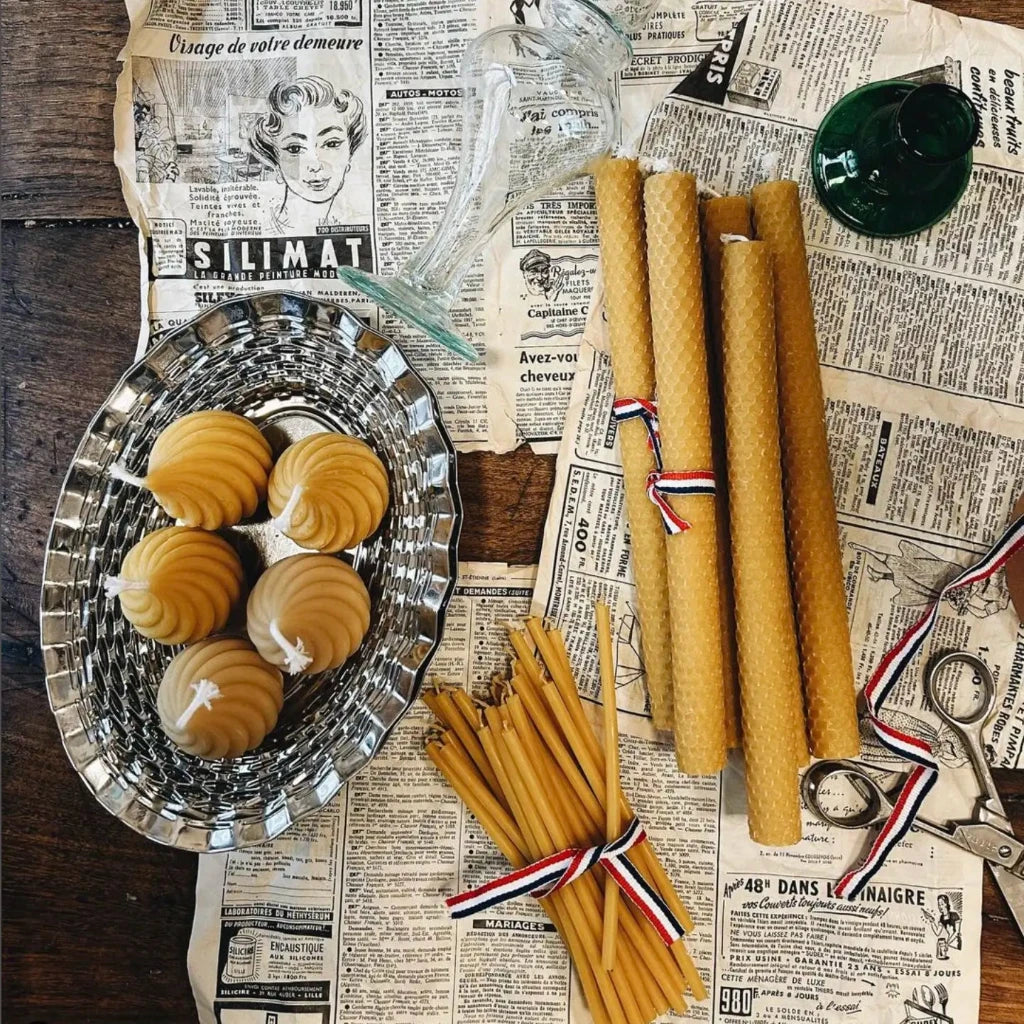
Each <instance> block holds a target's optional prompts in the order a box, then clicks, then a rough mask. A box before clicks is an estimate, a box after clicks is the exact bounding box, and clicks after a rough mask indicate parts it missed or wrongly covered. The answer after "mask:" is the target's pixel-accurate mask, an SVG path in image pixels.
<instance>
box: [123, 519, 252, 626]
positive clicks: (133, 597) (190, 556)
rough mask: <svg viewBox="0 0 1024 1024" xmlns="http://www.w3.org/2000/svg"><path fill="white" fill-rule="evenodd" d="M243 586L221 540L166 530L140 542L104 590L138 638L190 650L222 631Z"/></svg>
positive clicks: (230, 550)
mask: <svg viewBox="0 0 1024 1024" xmlns="http://www.w3.org/2000/svg"><path fill="white" fill-rule="evenodd" d="M244 582H245V574H244V572H243V570H242V563H241V561H240V559H239V557H238V555H237V554H236V553H235V549H234V548H233V547H231V545H230V544H228V542H227V541H226V540H224V539H223V538H222V537H218V536H217V534H215V533H207V532H206V531H205V530H196V529H191V528H190V527H187V526H168V527H167V528H166V529H163V530H156V531H154V532H153V533H149V534H147V535H146V536H145V537H143V538H142V540H140V541H139V542H138V544H136V545H135V546H134V547H133V548H132V549H131V550H130V551H129V552H128V554H127V555H125V557H124V561H122V562H121V569H120V573H119V575H117V576H108V577H107V579H106V580H105V581H104V587H105V588H106V591H107V596H108V597H118V598H119V599H120V602H121V612H122V614H123V615H124V617H125V618H126V619H127V620H128V621H129V622H130V623H131V624H132V625H133V626H134V627H135V628H136V629H137V630H138V631H139V632H140V633H141V634H142V635H143V636H148V637H150V638H151V639H152V640H156V641H157V642H158V643H162V644H190V643H193V642H194V641H196V640H202V639H204V638H205V637H208V636H209V635H210V634H211V633H216V632H217V631H218V630H220V629H223V628H224V626H225V624H226V623H227V621H228V618H229V616H230V615H231V609H232V607H233V606H234V605H235V603H236V602H237V601H238V599H239V598H240V597H241V596H242V588H243V585H244Z"/></svg>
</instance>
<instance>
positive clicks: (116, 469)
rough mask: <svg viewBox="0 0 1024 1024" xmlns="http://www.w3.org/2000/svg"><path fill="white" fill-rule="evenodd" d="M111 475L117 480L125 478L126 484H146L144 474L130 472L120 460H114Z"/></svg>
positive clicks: (140, 485) (111, 465)
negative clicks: (137, 474) (138, 474)
mask: <svg viewBox="0 0 1024 1024" xmlns="http://www.w3.org/2000/svg"><path fill="white" fill-rule="evenodd" d="M110 475H111V476H112V477H113V478H114V479H115V480H123V481H124V482H125V483H126V484H131V486H132V487H145V486H146V478H145V477H144V476H136V475H135V474H134V473H129V472H128V470H127V469H125V468H124V466H122V465H121V463H120V462H112V463H111V464H110Z"/></svg>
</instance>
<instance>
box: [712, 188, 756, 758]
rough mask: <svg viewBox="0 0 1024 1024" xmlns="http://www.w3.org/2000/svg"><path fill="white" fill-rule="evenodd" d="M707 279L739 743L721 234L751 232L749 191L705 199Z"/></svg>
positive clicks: (718, 513) (731, 723) (725, 598)
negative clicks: (727, 454) (723, 375)
mask: <svg viewBox="0 0 1024 1024" xmlns="http://www.w3.org/2000/svg"><path fill="white" fill-rule="evenodd" d="M700 209H701V234H702V238H703V242H704V281H705V284H706V286H707V298H708V302H707V327H708V381H709V390H710V392H711V456H712V459H713V461H714V467H715V477H716V478H717V480H718V492H717V494H716V495H715V526H716V530H717V540H718V549H717V550H718V613H719V618H720V619H721V623H722V676H723V679H724V689H725V740H726V743H727V744H728V746H730V747H738V746H739V745H740V680H739V674H738V672H737V669H736V615H735V611H734V607H733V596H732V552H731V550H730V543H729V487H728V474H727V468H726V457H725V413H724V406H725V400H724V398H723V396H722V366H721V352H722V235H746V236H747V237H749V236H750V234H751V230H752V229H751V226H750V203H748V202H747V200H746V198H745V197H744V196H722V197H721V198H717V199H710V200H708V201H706V202H703V203H701V208H700Z"/></svg>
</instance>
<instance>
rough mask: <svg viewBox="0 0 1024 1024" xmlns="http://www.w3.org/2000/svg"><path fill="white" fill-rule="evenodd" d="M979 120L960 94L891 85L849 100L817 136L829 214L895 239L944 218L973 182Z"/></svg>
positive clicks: (816, 157)
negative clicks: (974, 154) (973, 163)
mask: <svg viewBox="0 0 1024 1024" xmlns="http://www.w3.org/2000/svg"><path fill="white" fill-rule="evenodd" d="M979 127H980V122H979V120H978V113H977V111H976V110H975V109H974V105H973V104H972V103H971V101H970V100H969V99H968V98H967V96H966V95H965V94H964V93H963V92H961V91H960V90H959V89H955V88H953V86H951V85H944V84H942V83H930V84H928V85H916V84H914V83H913V82H906V81H902V80H899V79H893V80H891V81H886V82H872V83H871V84H870V85H865V86H862V87H861V88H860V89H855V90H854V91H853V92H851V93H849V94H848V95H846V96H844V97H843V98H842V99H841V100H840V101H839V102H838V103H837V104H836V105H835V106H834V107H833V108H832V109H831V110H830V111H829V112H828V113H827V114H826V115H825V117H824V119H823V120H822V122H821V126H820V127H819V128H818V132H817V134H816V135H815V137H814V147H813V149H812V151H811V171H812V173H813V176H814V185H815V187H816V188H817V190H818V196H819V198H820V199H821V201H822V203H823V204H824V205H825V208H826V209H827V210H828V211H829V212H830V213H831V214H832V215H833V216H834V217H836V218H837V219H838V220H840V221H842V222H843V223H844V224H846V225H847V226H848V227H851V228H853V229H854V231H859V232H861V234H865V235H876V236H878V237H881V238H896V237H899V236H901V235H912V234H915V233H917V232H918V231H924V230H925V228H929V227H931V226H932V225H933V224H935V223H936V222H937V221H940V220H942V218H943V217H945V216H946V214H947V213H949V211H950V210H951V209H953V207H954V206H955V205H956V202H957V200H958V199H959V198H960V196H962V195H963V192H964V189H965V188H966V187H967V182H968V181H969V179H970V176H971V164H972V159H971V149H972V147H973V146H974V143H975V141H976V140H977V138H978V130H979Z"/></svg>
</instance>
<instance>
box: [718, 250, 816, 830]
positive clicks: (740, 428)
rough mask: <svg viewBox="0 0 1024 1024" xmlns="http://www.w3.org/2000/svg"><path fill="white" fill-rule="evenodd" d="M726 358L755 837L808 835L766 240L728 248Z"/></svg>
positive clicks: (739, 642) (739, 644) (733, 534)
mask: <svg viewBox="0 0 1024 1024" xmlns="http://www.w3.org/2000/svg"><path fill="white" fill-rule="evenodd" d="M722 356H723V365H722V371H723V384H724V390H725V427H726V448H727V456H728V464H729V465H728V469H729V518H730V522H729V535H730V538H731V542H732V572H733V592H734V595H735V601H736V650H737V656H738V661H739V675H740V700H741V704H742V714H743V751H744V754H745V757H746V781H747V813H748V819H749V826H750V836H751V838H752V839H754V840H755V841H756V842H759V843H765V844H768V845H771V846H783V845H788V844H790V843H795V842H797V840H799V838H800V797H799V793H798V787H797V759H798V755H797V754H796V752H795V748H796V747H797V746H798V743H797V737H796V734H795V722H794V716H793V705H794V702H799V700H800V664H799V657H798V655H797V645H796V630H795V626H794V623H793V611H792V599H791V596H790V589H789V567H788V564H787V559H786V533H785V522H784V517H783V510H782V469H781V464H780V452H779V426H778V395H777V391H776V371H775V318H774V312H773V296H772V268H771V256H770V254H769V251H768V247H767V246H766V245H765V244H764V243H763V242H734V243H730V244H729V245H727V246H726V247H725V250H724V252H723V253H722Z"/></svg>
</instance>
